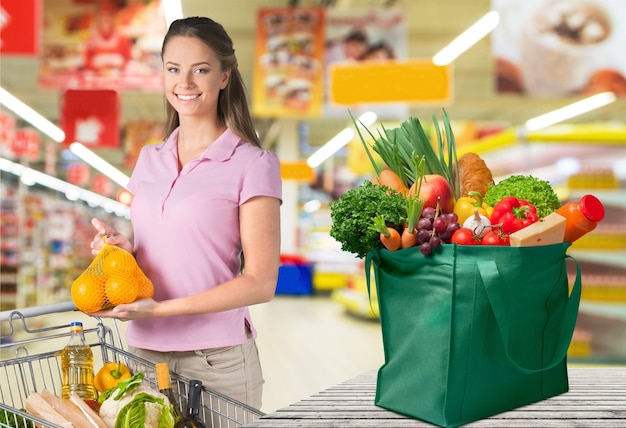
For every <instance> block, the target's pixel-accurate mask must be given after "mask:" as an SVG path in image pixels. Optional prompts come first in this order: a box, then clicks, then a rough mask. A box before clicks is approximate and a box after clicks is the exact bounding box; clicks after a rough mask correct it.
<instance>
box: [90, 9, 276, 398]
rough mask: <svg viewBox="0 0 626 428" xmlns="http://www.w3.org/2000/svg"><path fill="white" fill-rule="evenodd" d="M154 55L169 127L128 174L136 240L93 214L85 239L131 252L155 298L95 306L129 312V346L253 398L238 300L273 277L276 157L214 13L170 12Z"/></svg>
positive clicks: (245, 301) (247, 325) (257, 295)
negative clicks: (262, 143) (262, 137)
mask: <svg viewBox="0 0 626 428" xmlns="http://www.w3.org/2000/svg"><path fill="white" fill-rule="evenodd" d="M161 56H162V59H163V68H164V70H163V77H164V87H165V97H166V100H167V107H166V108H167V124H166V130H167V134H166V135H169V136H168V138H167V140H166V141H164V142H163V143H161V144H158V145H148V146H146V147H144V148H143V150H142V151H141V154H140V156H139V158H138V160H137V164H136V166H135V169H134V171H133V173H132V176H131V179H130V182H129V185H128V187H129V189H130V190H131V191H132V192H133V194H134V197H133V201H132V204H131V220H132V227H133V236H134V243H133V244H131V242H130V241H129V240H128V239H127V238H126V237H124V236H122V235H121V234H119V233H118V232H117V231H115V230H113V229H112V228H111V227H109V226H108V225H106V224H104V223H103V222H102V221H100V220H98V219H94V220H93V221H92V224H93V225H94V227H95V228H96V230H97V234H96V235H95V237H94V239H93V241H92V243H91V248H92V252H93V253H94V254H97V252H98V251H99V249H100V248H101V246H102V242H103V241H102V240H103V237H104V236H105V235H107V236H108V238H106V242H107V243H109V244H113V245H117V246H119V247H122V248H124V249H125V250H127V251H131V252H133V253H134V254H135V256H136V259H137V262H138V264H139V266H140V267H141V268H142V270H143V271H144V272H145V273H146V275H147V276H148V277H149V278H150V279H151V280H152V282H153V284H154V287H155V293H154V298H153V299H141V300H138V301H136V302H134V303H130V304H124V305H118V306H117V307H115V308H113V309H111V310H106V311H101V312H98V313H96V314H95V315H98V316H103V317H112V318H117V319H120V320H128V321H129V324H128V328H127V337H126V340H127V343H128V345H129V347H130V350H131V352H133V353H134V354H136V355H139V356H141V357H144V358H146V359H148V360H151V361H153V362H155V363H156V362H163V361H165V362H167V363H169V366H170V369H171V370H173V371H175V372H177V373H179V374H181V375H183V376H185V377H187V378H194V379H200V380H202V381H203V383H204V385H206V386H208V387H209V388H212V389H214V390H217V391H219V392H221V393H223V394H225V395H227V396H229V397H231V398H234V399H237V400H239V401H241V402H244V403H247V404H248V405H250V406H252V407H255V408H257V409H258V408H260V407H261V392H262V385H263V377H262V373H261V367H260V363H259V357H258V352H257V348H256V344H255V337H256V331H255V329H254V326H253V324H252V320H251V318H250V313H249V311H248V306H249V305H253V304H257V303H263V302H267V301H269V300H271V299H272V298H273V296H274V290H275V287H276V281H277V277H278V266H279V255H280V254H279V253H280V218H279V215H280V204H281V198H282V194H281V189H282V186H281V180H280V168H279V162H278V159H277V157H276V156H275V155H274V154H273V153H271V152H268V151H265V150H263V149H261V148H260V147H259V141H258V137H257V135H256V133H255V130H254V127H253V124H252V119H251V117H250V113H249V110H248V106H247V100H246V93H245V88H244V85H243V82H242V78H241V75H240V73H239V70H238V68H237V59H236V57H235V51H234V49H233V43H232V40H231V39H230V37H229V36H228V34H227V33H226V31H225V30H224V28H223V27H222V26H221V25H220V24H218V23H216V22H214V21H213V20H211V19H209V18H203V17H192V18H185V19H180V20H177V21H174V22H173V23H172V24H171V26H170V28H169V30H168V33H167V35H166V36H165V39H164V41H163V47H162V51H161ZM244 260H245V266H244Z"/></svg>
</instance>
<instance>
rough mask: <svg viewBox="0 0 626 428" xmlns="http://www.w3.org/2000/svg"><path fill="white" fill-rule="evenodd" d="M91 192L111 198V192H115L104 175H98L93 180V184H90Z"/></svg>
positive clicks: (109, 180) (111, 183)
mask: <svg viewBox="0 0 626 428" xmlns="http://www.w3.org/2000/svg"><path fill="white" fill-rule="evenodd" d="M91 190H93V191H94V192H96V193H99V194H101V195H103V196H109V197H110V196H111V195H113V191H114V190H115V186H114V185H113V182H112V181H111V179H110V178H109V177H107V176H106V175H102V174H98V175H96V176H95V177H94V178H93V182H92V183H91Z"/></svg>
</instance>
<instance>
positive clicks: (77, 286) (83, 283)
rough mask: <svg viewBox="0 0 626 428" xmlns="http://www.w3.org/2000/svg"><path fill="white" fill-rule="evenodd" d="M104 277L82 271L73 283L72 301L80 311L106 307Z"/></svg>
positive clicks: (97, 309) (91, 310) (92, 310)
mask: <svg viewBox="0 0 626 428" xmlns="http://www.w3.org/2000/svg"><path fill="white" fill-rule="evenodd" d="M104 280H105V279H104V277H103V276H99V275H94V274H92V273H82V274H81V275H80V276H79V277H78V278H76V280H74V282H73V283H72V288H71V294H72V301H73V302H74V304H75V305H76V308H77V309H78V310H79V311H83V312H96V311H99V310H101V309H103V308H104V306H105V296H104Z"/></svg>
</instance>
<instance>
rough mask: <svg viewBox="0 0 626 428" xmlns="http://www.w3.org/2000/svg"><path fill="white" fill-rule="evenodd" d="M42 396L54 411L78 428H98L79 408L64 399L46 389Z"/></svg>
mask: <svg viewBox="0 0 626 428" xmlns="http://www.w3.org/2000/svg"><path fill="white" fill-rule="evenodd" d="M41 396H42V398H43V399H44V400H46V401H47V402H48V404H50V406H52V408H53V409H54V410H56V411H57V412H58V413H59V414H61V416H63V417H64V418H65V419H67V420H68V421H70V422H71V423H72V425H74V426H75V427H76V428H97V425H94V424H92V423H91V422H90V421H89V419H87V417H86V416H85V415H83V413H82V412H81V411H80V410H78V408H77V407H75V406H72V405H70V404H69V403H68V402H66V401H65V400H64V399H62V398H59V397H57V396H56V395H54V394H53V393H51V392H50V391H47V390H45V389H44V390H43V391H41Z"/></svg>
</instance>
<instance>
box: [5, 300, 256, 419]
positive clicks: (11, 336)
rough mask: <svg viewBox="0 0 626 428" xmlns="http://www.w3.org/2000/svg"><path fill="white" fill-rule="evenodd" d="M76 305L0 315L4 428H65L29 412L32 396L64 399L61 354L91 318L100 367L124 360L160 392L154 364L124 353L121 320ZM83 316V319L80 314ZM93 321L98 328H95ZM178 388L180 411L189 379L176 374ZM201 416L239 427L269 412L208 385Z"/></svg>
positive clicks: (88, 329) (88, 332) (89, 337)
mask: <svg viewBox="0 0 626 428" xmlns="http://www.w3.org/2000/svg"><path fill="white" fill-rule="evenodd" d="M74 311H75V307H74V304H73V303H72V302H64V303H57V304H51V305H43V306H36V307H31V308H25V309H19V310H14V311H4V312H0V328H1V329H0V427H6V428H12V427H19V428H31V427H32V428H34V427H35V426H37V427H41V428H64V427H60V426H59V425H55V424H53V423H51V422H48V421H45V420H42V419H40V418H38V417H36V416H34V415H31V414H28V413H27V412H26V411H25V410H24V407H25V402H26V398H27V397H28V396H29V394H31V393H32V392H41V391H42V390H44V389H45V390H48V391H49V392H51V393H53V394H54V395H56V396H59V397H60V396H61V360H60V353H59V352H60V350H61V349H62V348H63V347H64V346H65V345H66V344H67V341H68V340H69V335H70V333H69V322H70V321H75V320H76V319H75V318H78V316H79V315H80V316H81V317H80V318H79V319H80V320H82V319H83V318H85V321H84V322H83V324H84V333H85V339H86V341H87V343H88V344H89V346H90V347H91V348H92V351H93V354H94V366H95V367H101V365H102V364H104V363H105V362H109V361H122V362H123V363H125V364H126V365H128V367H129V368H130V369H131V371H132V372H133V373H138V372H143V373H144V374H145V378H144V382H147V383H148V385H149V386H150V387H151V388H153V389H155V390H158V387H157V385H156V373H155V368H154V364H153V363H151V362H149V361H147V360H144V359H142V358H140V357H137V356H136V355H133V354H131V353H129V352H127V351H125V350H124V349H123V345H122V340H121V335H120V332H119V329H118V325H117V323H116V322H115V320H112V319H107V320H106V321H105V320H103V319H101V318H98V317H86V316H84V314H82V313H81V312H74ZM64 312H74V314H75V315H72V314H67V316H66V315H63V316H62V318H63V322H65V320H66V319H67V323H65V324H61V325H54V326H45V324H46V317H52V319H56V320H57V322H58V319H59V317H56V318H53V315H56V314H60V313H64ZM76 314H78V315H76ZM91 322H93V325H89V324H90V323H91ZM170 375H171V379H172V389H173V390H174V395H175V398H176V399H177V400H178V406H179V408H180V409H186V399H187V393H188V388H189V379H187V378H185V377H183V376H180V375H178V374H177V373H174V372H171V373H170ZM201 416H202V417H203V420H204V421H205V423H206V425H207V427H214V428H234V427H239V426H241V425H243V424H246V423H248V422H252V421H255V420H257V419H258V418H259V417H261V416H263V413H262V412H261V411H259V410H257V409H255V408H253V407H250V406H248V405H246V404H244V403H241V402H238V401H236V400H233V399H232V398H229V397H227V396H225V395H223V394H220V393H219V392H216V391H213V390H211V389H209V388H207V387H206V386H205V387H203V392H202V408H201Z"/></svg>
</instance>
